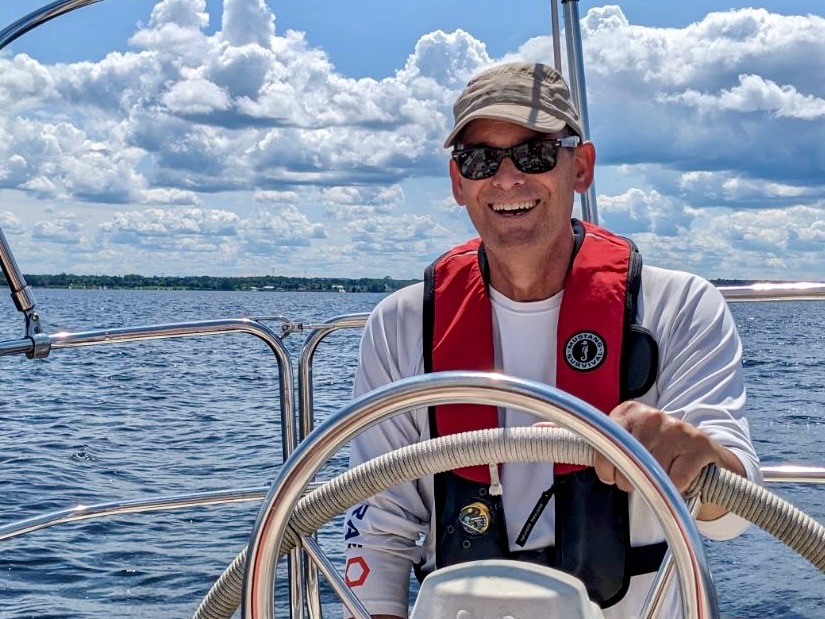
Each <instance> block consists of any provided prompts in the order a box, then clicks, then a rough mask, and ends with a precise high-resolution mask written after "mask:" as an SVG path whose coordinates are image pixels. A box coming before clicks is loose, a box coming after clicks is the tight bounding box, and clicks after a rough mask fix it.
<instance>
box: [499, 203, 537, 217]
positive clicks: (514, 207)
mask: <svg viewBox="0 0 825 619" xmlns="http://www.w3.org/2000/svg"><path fill="white" fill-rule="evenodd" d="M538 203H539V200H522V201H521V202H489V203H488V206H489V207H490V208H491V209H493V210H494V211H495V212H496V213H502V214H505V215H516V214H519V213H526V212H527V211H531V210H533V209H534V208H535V207H536V206H538Z"/></svg>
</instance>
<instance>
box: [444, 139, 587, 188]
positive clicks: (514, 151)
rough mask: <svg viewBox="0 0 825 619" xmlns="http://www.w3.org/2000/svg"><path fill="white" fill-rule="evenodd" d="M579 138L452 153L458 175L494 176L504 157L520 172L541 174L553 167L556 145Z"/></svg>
mask: <svg viewBox="0 0 825 619" xmlns="http://www.w3.org/2000/svg"><path fill="white" fill-rule="evenodd" d="M579 142H580V139H579V136H577V135H573V136H569V137H566V138H556V139H550V140H548V139H542V138H539V139H535V138H534V139H532V140H527V141H526V142H522V143H521V144H516V145H515V146H511V147H509V148H494V147H492V146H474V147H472V148H461V149H456V150H454V151H453V152H452V157H453V161H455V162H456V165H458V171H459V172H461V176H463V177H464V178H466V179H469V180H471V181H480V180H483V179H485V178H491V177H493V176H495V175H496V172H498V169H499V167H500V166H501V162H502V161H504V158H505V157H509V158H510V161H512V162H513V165H515V166H516V169H517V170H519V172H523V173H524V174H542V173H544V172H549V171H550V170H552V169H553V168H555V167H556V162H557V161H558V156H559V148H575V147H576V146H578V145H579Z"/></svg>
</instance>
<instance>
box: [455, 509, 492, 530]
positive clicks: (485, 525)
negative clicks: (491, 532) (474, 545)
mask: <svg viewBox="0 0 825 619" xmlns="http://www.w3.org/2000/svg"><path fill="white" fill-rule="evenodd" d="M492 520H493V517H492V514H491V513H490V508H489V507H488V506H487V504H485V503H482V502H481V501H476V502H475V503H470V504H469V505H466V506H464V507H462V508H461V511H460V512H459V513H458V524H460V525H461V528H462V529H464V531H465V532H466V533H469V534H470V535H484V534H485V533H486V532H487V531H488V529H489V528H490V524H491V523H492Z"/></svg>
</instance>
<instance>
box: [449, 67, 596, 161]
mask: <svg viewBox="0 0 825 619" xmlns="http://www.w3.org/2000/svg"><path fill="white" fill-rule="evenodd" d="M453 116H454V117H455V126H454V127H453V130H452V131H450V135H448V136H447V140H446V141H445V142H444V148H450V147H451V146H452V145H453V143H454V142H455V140H456V138H457V137H458V134H459V133H461V130H462V129H464V127H466V126H467V124H468V123H469V122H470V121H472V120H475V119H476V118H492V119H495V120H506V121H509V122H512V123H516V124H517V125H521V126H523V127H527V128H529V129H535V130H536V131H541V132H544V133H552V132H556V131H561V130H562V129H564V127H565V126H569V127H570V128H571V129H572V130H573V131H575V132H576V133H577V134H578V135H579V136H582V129H581V119H580V118H579V113H578V112H577V111H576V106H575V105H574V104H573V100H572V97H571V96H570V89H569V88H568V87H567V84H566V83H565V81H564V78H563V77H562V76H561V74H560V73H559V72H558V71H556V70H555V69H554V68H553V67H550V66H547V65H544V64H539V63H535V64H533V63H529V62H511V63H508V64H501V65H496V66H494V67H491V68H489V69H487V70H486V71H483V72H481V73H479V74H478V75H476V76H475V77H474V78H473V79H471V80H470V81H469V83H468V84H467V87H466V88H465V89H464V91H463V92H462V93H461V94H460V95H459V97H458V99H456V102H455V105H454V106H453Z"/></svg>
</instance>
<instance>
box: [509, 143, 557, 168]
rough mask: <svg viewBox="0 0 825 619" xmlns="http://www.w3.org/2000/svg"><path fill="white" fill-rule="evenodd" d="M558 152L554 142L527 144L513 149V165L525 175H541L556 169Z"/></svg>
mask: <svg viewBox="0 0 825 619" xmlns="http://www.w3.org/2000/svg"><path fill="white" fill-rule="evenodd" d="M558 152H559V147H558V145H557V144H556V143H555V142H548V141H543V142H527V143H525V144H519V145H518V146H515V147H513V163H515V164H516V167H517V168H518V169H519V170H521V171H522V172H524V173H525V174H542V173H544V172H549V171H550V170H552V169H553V168H555V167H556V156H557V155H558Z"/></svg>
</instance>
